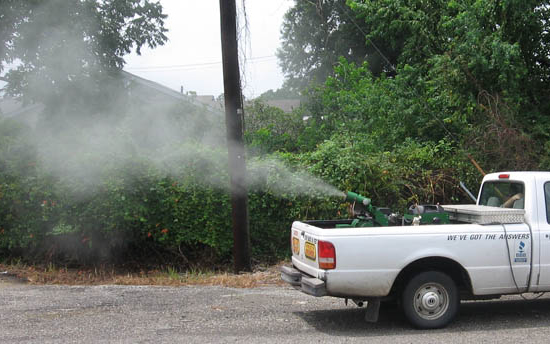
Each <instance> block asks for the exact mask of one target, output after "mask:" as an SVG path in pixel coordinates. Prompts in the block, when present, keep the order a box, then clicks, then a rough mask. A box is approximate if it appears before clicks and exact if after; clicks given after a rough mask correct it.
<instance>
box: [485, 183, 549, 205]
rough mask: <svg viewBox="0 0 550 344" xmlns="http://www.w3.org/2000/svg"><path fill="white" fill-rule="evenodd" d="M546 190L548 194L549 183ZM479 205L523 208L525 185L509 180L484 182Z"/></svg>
mask: <svg viewBox="0 0 550 344" xmlns="http://www.w3.org/2000/svg"><path fill="white" fill-rule="evenodd" d="M545 189H546V186H545ZM548 191H549V196H550V185H549V187H548ZM479 205H487V206H491V207H502V208H516V209H524V206H525V186H524V185H523V183H518V182H510V181H494V182H485V183H483V189H482V190H481V196H480V199H479Z"/></svg>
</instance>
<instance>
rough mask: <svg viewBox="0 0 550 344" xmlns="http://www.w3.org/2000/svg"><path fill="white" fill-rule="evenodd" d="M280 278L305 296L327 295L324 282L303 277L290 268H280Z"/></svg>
mask: <svg viewBox="0 0 550 344" xmlns="http://www.w3.org/2000/svg"><path fill="white" fill-rule="evenodd" d="M281 278H282V279H283V281H285V282H287V283H289V284H290V285H292V286H294V287H295V288H296V289H300V290H301V291H302V292H304V293H306V294H309V295H312V296H317V297H319V296H325V295H327V289H326V287H325V282H324V281H322V280H320V279H318V278H314V277H309V276H307V275H303V274H302V273H301V272H300V271H298V270H296V269H294V268H291V267H290V266H283V267H281Z"/></svg>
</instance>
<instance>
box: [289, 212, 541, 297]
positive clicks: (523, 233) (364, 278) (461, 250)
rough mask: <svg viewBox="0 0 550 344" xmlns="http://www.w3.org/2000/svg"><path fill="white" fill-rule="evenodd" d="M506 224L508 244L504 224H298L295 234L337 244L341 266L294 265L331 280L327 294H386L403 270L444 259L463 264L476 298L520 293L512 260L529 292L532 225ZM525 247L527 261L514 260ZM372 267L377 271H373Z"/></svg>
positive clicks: (299, 258)
mask: <svg viewBox="0 0 550 344" xmlns="http://www.w3.org/2000/svg"><path fill="white" fill-rule="evenodd" d="M505 226H506V232H507V234H508V238H509V239H508V240H506V239H505V235H504V234H505V232H504V227H503V226H502V225H484V226H482V225H476V224H464V225H428V226H411V227H373V228H332V229H321V228H317V227H314V226H309V225H306V224H303V223H300V222H295V223H294V224H293V233H298V234H299V235H301V234H304V237H307V238H309V239H317V240H325V241H329V242H331V243H332V244H333V245H334V246H335V248H336V256H337V262H336V269H334V270H328V271H325V270H322V269H318V268H317V267H318V265H317V262H316V261H312V260H310V259H307V258H305V257H304V256H303V253H302V254H301V255H294V256H293V263H294V265H295V266H296V267H297V268H298V269H300V270H302V271H304V272H306V273H308V274H310V275H312V276H314V277H317V278H320V279H323V280H325V281H326V283H327V285H326V287H327V291H328V292H329V294H330V295H334V296H350V297H353V296H371V297H374V296H385V295H387V294H388V293H389V292H390V289H391V286H392V284H393V282H394V281H395V278H396V277H397V275H398V274H399V272H400V271H401V270H402V269H403V268H405V267H406V266H407V265H409V264H410V263H412V262H414V261H416V260H418V259H422V258H426V257H444V258H448V259H451V260H454V261H456V262H457V263H459V264H460V265H462V266H463V267H464V268H465V269H466V271H467V272H468V274H469V276H470V279H471V281H472V287H473V293H474V294H476V295H487V294H501V293H515V292H517V291H518V290H517V288H516V286H515V284H514V281H513V279H512V274H511V272H510V261H511V262H512V267H513V271H514V277H515V278H516V282H517V284H518V287H519V288H525V287H526V285H527V279H528V277H529V269H530V261H531V257H530V255H531V249H532V248H531V237H530V231H529V227H528V226H527V225H526V224H513V225H511V224H508V225H505ZM304 241H305V240H302V242H301V248H302V249H301V252H303V245H304ZM506 241H508V246H509V250H508V248H507V246H506ZM520 243H523V244H522V252H521V253H522V257H523V255H525V258H527V259H526V261H524V259H519V260H518V261H514V260H515V259H516V254H517V253H518V252H519V249H518V248H519V247H520ZM342 252H345V253H344V254H342ZM369 262H372V263H369ZM371 266H372V267H376V268H372V269H371V268H369V267H371Z"/></svg>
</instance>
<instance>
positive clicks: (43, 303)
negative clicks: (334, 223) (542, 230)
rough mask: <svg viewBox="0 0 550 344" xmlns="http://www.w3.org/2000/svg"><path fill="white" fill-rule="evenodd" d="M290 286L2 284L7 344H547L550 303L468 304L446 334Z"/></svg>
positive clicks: (390, 312)
mask: <svg viewBox="0 0 550 344" xmlns="http://www.w3.org/2000/svg"><path fill="white" fill-rule="evenodd" d="M363 317H364V309H361V308H357V307H356V306H355V305H353V304H352V303H351V304H349V305H347V306H346V305H345V304H344V302H343V300H341V299H336V298H331V297H323V298H314V297H311V296H308V295H304V294H302V293H300V292H298V291H296V290H294V289H292V288H290V287H264V288H253V289H234V288H225V287H204V286H200V287H198V286H197V287H152V286H113V285H107V286H33V285H27V284H20V283H10V282H5V281H4V282H0V342H2V343H152V342H154V343H278V344H281V343H293V344H296V343H356V342H357V343H359V342H360V343H367V342H368V343H472V342H475V343H483V342H486V343H496V342H498V343H518V342H526V341H528V342H530V343H547V342H548V341H549V339H548V338H550V297H546V296H543V297H542V298H540V299H539V300H536V301H523V300H521V299H520V298H519V297H517V296H514V297H506V298H505V299H504V300H501V301H477V302H465V303H463V304H462V305H461V310H460V316H459V317H458V318H457V319H456V320H455V322H454V323H452V324H451V325H450V326H448V327H447V328H445V329H441V330H429V331H420V330H415V329H412V328H411V327H410V326H409V324H408V323H407V322H406V321H405V320H404V318H403V316H402V315H401V313H400V312H399V310H398V309H397V308H395V307H393V308H391V307H390V308H386V309H384V308H383V309H382V310H381V315H380V320H379V322H378V323H375V324H372V323H366V322H365V321H364V319H363Z"/></svg>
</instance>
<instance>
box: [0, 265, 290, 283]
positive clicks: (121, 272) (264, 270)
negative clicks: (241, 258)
mask: <svg viewBox="0 0 550 344" xmlns="http://www.w3.org/2000/svg"><path fill="white" fill-rule="evenodd" d="M282 264H283V262H281V263H279V264H276V265H271V266H257V267H255V268H254V269H253V272H250V273H241V274H234V273H231V272H227V271H208V270H198V269H194V270H189V271H184V272H179V271H177V270H176V269H175V268H173V267H166V268H163V269H155V270H147V271H146V270H139V271H129V270H125V269H121V268H116V267H93V268H81V269H70V268H66V267H58V266H55V265H53V264H49V265H46V266H27V265H24V264H20V263H19V264H9V265H6V264H0V272H2V273H3V276H4V278H2V274H0V281H2V280H4V281H8V282H25V283H30V284H35V285H43V284H64V285H104V284H119V285H162V286H188V285H219V286H226V287H233V288H253V287H260V286H269V285H283V284H284V283H283V282H282V280H281V277H280V275H281V274H280V267H281V265H282Z"/></svg>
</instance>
